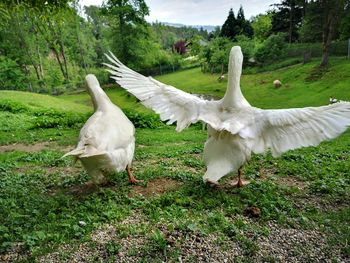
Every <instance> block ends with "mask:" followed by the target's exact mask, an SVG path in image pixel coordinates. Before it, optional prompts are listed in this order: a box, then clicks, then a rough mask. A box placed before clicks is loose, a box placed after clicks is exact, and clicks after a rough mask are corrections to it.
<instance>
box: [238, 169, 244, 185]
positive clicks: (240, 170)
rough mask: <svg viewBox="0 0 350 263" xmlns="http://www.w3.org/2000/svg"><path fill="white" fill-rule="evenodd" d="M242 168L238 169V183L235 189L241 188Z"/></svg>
mask: <svg viewBox="0 0 350 263" xmlns="http://www.w3.org/2000/svg"><path fill="white" fill-rule="evenodd" d="M242 173H243V172H242V167H241V168H239V169H238V182H237V187H242V186H243V182H242V178H241V176H242Z"/></svg>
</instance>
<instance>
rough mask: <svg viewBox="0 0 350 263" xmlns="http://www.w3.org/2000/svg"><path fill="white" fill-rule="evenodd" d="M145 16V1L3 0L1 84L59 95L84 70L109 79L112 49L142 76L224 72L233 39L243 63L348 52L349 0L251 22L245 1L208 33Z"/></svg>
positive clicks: (301, 3) (286, 1)
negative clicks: (108, 61) (195, 69)
mask: <svg viewBox="0 0 350 263" xmlns="http://www.w3.org/2000/svg"><path fill="white" fill-rule="evenodd" d="M148 14H149V9H148V6H147V5H146V3H145V1H144V0H128V1H127V0H108V1H105V3H104V5H103V6H102V7H97V6H88V7H86V6H85V7H83V8H82V7H81V6H80V5H79V2H78V1H71V0H55V1H45V0H37V1H29V0H3V1H1V3H0V89H16V90H26V91H33V92H42V93H51V94H61V93H63V92H65V91H66V90H74V89H78V88H80V87H83V85H84V76H85V75H86V74H87V73H93V74H95V75H97V77H98V78H99V80H100V81H101V83H103V84H104V83H108V82H109V76H108V74H107V72H106V71H104V69H103V66H102V63H103V62H106V59H105V57H104V53H106V52H108V51H109V50H111V51H112V52H113V53H114V54H115V55H116V56H117V57H118V58H119V59H120V60H121V61H122V62H123V63H125V64H126V65H128V66H129V67H131V68H133V69H135V70H137V71H140V72H141V73H143V74H145V75H157V74H164V73H168V72H172V71H175V70H178V69H184V68H190V67H194V66H202V69H203V71H207V72H212V73H214V72H218V73H224V72H225V71H226V69H227V63H228V52H229V49H230V48H231V47H232V45H240V46H241V47H242V50H243V53H244V55H245V65H247V64H249V65H250V66H258V67H264V65H266V64H267V63H271V61H276V60H278V59H283V58H286V57H293V56H298V57H300V56H303V54H304V53H305V52H311V55H312V56H313V57H318V56H320V57H322V59H321V62H320V65H322V66H325V65H327V63H328V56H329V54H331V55H337V56H341V55H346V52H347V47H346V45H347V43H346V41H345V40H346V39H347V38H349V37H350V0H332V1H331V0H314V1H306V0H283V1H281V2H280V3H279V4H275V5H273V6H272V7H271V9H270V10H268V11H266V13H264V14H260V15H257V16H256V17H253V18H252V19H249V20H248V19H246V18H245V16H244V10H243V7H241V8H240V9H239V10H238V11H237V15H235V12H234V10H232V9H231V10H228V17H227V19H226V21H225V22H224V24H223V25H222V26H221V27H216V28H215V30H214V31H212V32H210V33H208V32H207V31H205V30H203V29H195V28H191V27H182V28H176V27H172V26H168V25H163V24H161V23H158V22H156V23H153V24H149V23H147V22H146V21H145V16H146V15H148Z"/></svg>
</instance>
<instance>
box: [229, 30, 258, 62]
mask: <svg viewBox="0 0 350 263" xmlns="http://www.w3.org/2000/svg"><path fill="white" fill-rule="evenodd" d="M236 40H237V42H235V43H234V45H236V46H240V47H241V49H242V53H243V57H244V61H243V64H244V65H247V63H248V61H249V59H250V58H252V57H253V56H254V51H255V42H254V40H252V39H250V38H249V37H247V36H245V35H239V36H237V37H236Z"/></svg>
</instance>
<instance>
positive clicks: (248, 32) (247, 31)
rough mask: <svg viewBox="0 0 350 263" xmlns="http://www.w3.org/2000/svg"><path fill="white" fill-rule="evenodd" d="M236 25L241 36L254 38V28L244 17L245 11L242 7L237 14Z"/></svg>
mask: <svg viewBox="0 0 350 263" xmlns="http://www.w3.org/2000/svg"><path fill="white" fill-rule="evenodd" d="M236 25H237V27H238V28H239V35H245V36H247V37H249V38H251V37H253V28H252V26H251V24H250V22H249V21H248V20H246V19H245V17H244V10H243V7H242V6H241V7H240V8H239V10H238V13H237V19H236Z"/></svg>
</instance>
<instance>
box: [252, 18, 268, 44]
mask: <svg viewBox="0 0 350 263" xmlns="http://www.w3.org/2000/svg"><path fill="white" fill-rule="evenodd" d="M252 27H253V29H254V39H255V40H257V41H259V42H263V41H264V40H265V39H266V38H268V36H269V35H270V34H271V32H270V31H271V28H272V15H271V14H264V15H263V14H260V15H257V16H256V17H254V20H253V22H252Z"/></svg>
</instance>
